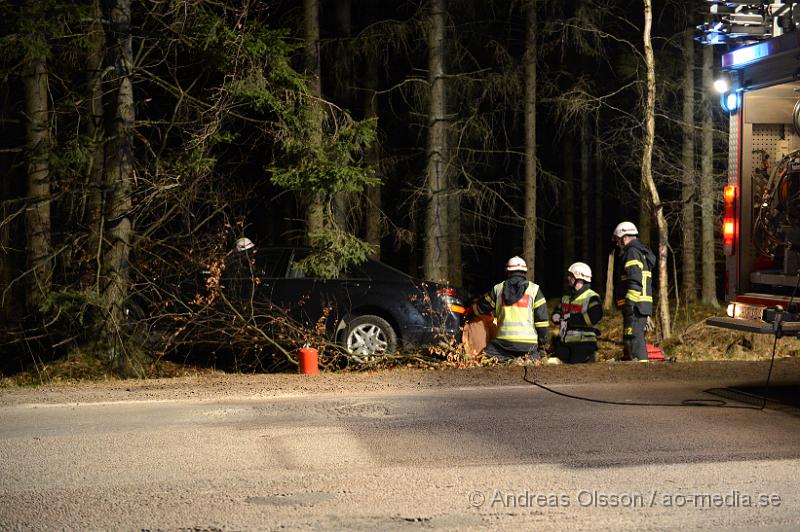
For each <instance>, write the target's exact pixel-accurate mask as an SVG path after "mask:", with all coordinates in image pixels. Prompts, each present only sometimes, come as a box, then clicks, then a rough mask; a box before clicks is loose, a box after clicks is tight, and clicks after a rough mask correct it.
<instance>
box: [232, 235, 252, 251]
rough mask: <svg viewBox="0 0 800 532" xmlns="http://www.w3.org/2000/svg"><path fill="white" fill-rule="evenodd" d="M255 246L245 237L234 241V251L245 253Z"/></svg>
mask: <svg viewBox="0 0 800 532" xmlns="http://www.w3.org/2000/svg"><path fill="white" fill-rule="evenodd" d="M254 247H255V244H253V241H252V240H250V239H249V238H247V237H242V238H240V239H238V240H237V241H236V251H247V250H248V249H253V248H254Z"/></svg>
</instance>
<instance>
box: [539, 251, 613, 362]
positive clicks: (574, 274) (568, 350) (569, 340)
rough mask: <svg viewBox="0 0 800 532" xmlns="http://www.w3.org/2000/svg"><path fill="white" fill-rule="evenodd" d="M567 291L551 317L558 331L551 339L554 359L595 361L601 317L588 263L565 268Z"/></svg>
mask: <svg viewBox="0 0 800 532" xmlns="http://www.w3.org/2000/svg"><path fill="white" fill-rule="evenodd" d="M567 283H568V284H569V293H568V294H565V295H564V296H563V297H562V298H561V304H560V305H559V306H558V308H556V311H555V312H554V313H553V316H552V317H551V319H552V321H553V323H555V324H558V325H559V326H560V329H561V334H560V335H559V336H558V337H556V338H554V339H553V350H554V351H555V355H556V357H558V359H557V361H559V360H560V361H561V362H565V363H567V364H578V363H583V362H595V361H596V360H597V329H596V328H595V326H596V325H597V324H598V323H599V322H600V320H601V319H603V305H602V304H600V295H599V294H598V293H597V292H595V291H594V290H592V287H591V283H592V269H591V268H590V267H589V265H588V264H586V263H583V262H576V263H574V264H572V265H571V266H570V267H569V268H567Z"/></svg>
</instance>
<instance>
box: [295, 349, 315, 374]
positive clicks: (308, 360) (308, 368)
mask: <svg viewBox="0 0 800 532" xmlns="http://www.w3.org/2000/svg"><path fill="white" fill-rule="evenodd" d="M297 362H298V365H297V371H298V373H301V374H303V375H316V374H317V373H319V352H318V351H317V350H316V349H314V348H313V347H309V346H308V344H306V345H304V346H303V347H301V348H300V349H299V350H298V352H297Z"/></svg>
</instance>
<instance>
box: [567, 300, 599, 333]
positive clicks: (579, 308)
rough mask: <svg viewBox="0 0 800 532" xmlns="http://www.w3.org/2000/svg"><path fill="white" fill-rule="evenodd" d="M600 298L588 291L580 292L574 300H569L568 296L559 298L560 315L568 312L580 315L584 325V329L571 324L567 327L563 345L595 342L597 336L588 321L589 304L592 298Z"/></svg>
mask: <svg viewBox="0 0 800 532" xmlns="http://www.w3.org/2000/svg"><path fill="white" fill-rule="evenodd" d="M595 296H596V297H597V298H598V299H599V298H600V296H599V295H598V294H597V292H595V291H594V290H591V289H588V290H586V291H585V292H582V293H581V294H580V295H579V296H578V297H576V298H575V299H570V297H569V296H564V297H562V298H561V313H562V315H563V314H565V313H567V312H569V313H570V314H580V315H581V316H583V321H584V322H585V323H586V328H583V327H580V326H576V325H574V324H572V323H570V324H568V325H567V331H566V332H565V333H564V336H563V340H564V342H565V343H578V342H596V341H597V334H596V333H595V331H594V329H593V328H589V327H592V322H591V321H590V320H589V313H588V311H589V303H590V302H591V300H592V298H593V297H595Z"/></svg>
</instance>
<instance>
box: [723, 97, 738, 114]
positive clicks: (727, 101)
mask: <svg viewBox="0 0 800 532" xmlns="http://www.w3.org/2000/svg"><path fill="white" fill-rule="evenodd" d="M720 104H721V105H722V108H723V109H724V110H726V111H727V112H729V113H734V112H736V110H737V109H738V108H739V93H738V92H729V93H727V94H723V95H722V96H721V98H720Z"/></svg>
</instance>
